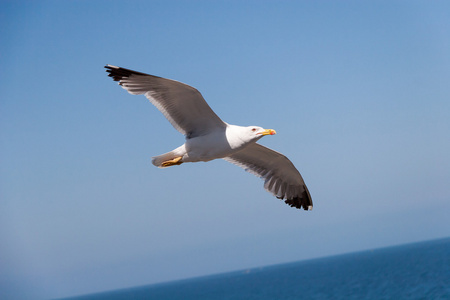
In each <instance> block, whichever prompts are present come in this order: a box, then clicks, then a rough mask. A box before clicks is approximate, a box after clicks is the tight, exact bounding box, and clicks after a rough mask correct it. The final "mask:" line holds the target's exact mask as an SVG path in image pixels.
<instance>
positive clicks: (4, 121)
mask: <svg viewBox="0 0 450 300" xmlns="http://www.w3.org/2000/svg"><path fill="white" fill-rule="evenodd" d="M0 38H1V43H0V67H1V72H0V98H1V106H0V109H1V118H0V126H1V127H0V128H1V131H0V134H1V136H0V137H1V145H0V146H1V148H0V150H1V167H0V196H1V199H0V298H2V299H6V297H11V298H12V299H15V298H17V299H19V298H25V299H26V298H30V297H31V298H33V299H41V298H42V299H48V298H54V297H67V296H72V295H79V294H86V293H92V292H98V291H105V290H111V289H119V288H124V287H131V286H138V285H144V284H150V283H156V282H163V281H169V280H175V279H180V278H188V277H192V276H200V275H206V274H213V273H220V272H226V271H232V270H239V269H245V268H252V267H258V266H265V265H272V264H278V263H284V262H291V261H298V260H303V259H309V258H315V257H322V256H328V255H333V254H340V253H344V252H351V251H358V250H363V249H372V248H377V247H384V246H390V245H398V244H403V243H408V242H415V241H422V240H428V239H435V238H440V237H447V236H450V218H449V214H450V201H449V200H450V189H449V186H450V56H449V53H450V2H448V1H392V0H389V1H372V2H369V1H206V0H205V1H129V2H127V1H109V0H108V1H31V2H21V1H2V2H1V3H0ZM105 64H113V65H118V66H122V67H125V68H130V69H134V70H138V71H141V72H145V73H149V74H153V75H158V76H162V77H167V78H171V79H176V80H178V81H182V82H185V83H187V84H190V85H192V86H194V87H196V88H197V89H199V90H200V91H201V92H202V94H203V96H204V97H205V99H206V100H207V101H208V103H209V104H210V105H211V107H212V108H213V109H214V110H215V111H216V112H217V114H218V115H219V116H220V117H221V118H222V119H223V120H224V121H226V122H228V123H232V124H239V125H259V126H262V127H266V128H274V129H276V130H277V132H278V134H277V135H275V136H269V137H265V138H263V139H262V140H261V141H260V143H262V144H264V145H266V146H268V147H271V148H273V149H275V150H277V151H279V152H282V153H284V154H285V155H286V156H288V157H289V158H290V159H291V160H292V162H293V163H294V164H295V165H296V166H297V168H298V169H299V170H300V172H301V173H302V175H303V177H304V179H305V181H306V183H307V185H308V187H309V190H310V192H311V195H312V197H313V201H314V210H313V211H311V212H306V211H301V210H296V209H293V208H290V207H289V206H287V205H285V204H284V203H283V202H281V201H280V200H277V199H276V198H274V197H273V196H272V195H270V194H269V193H267V192H266V191H265V190H264V189H263V182H262V180H260V179H258V178H256V177H254V176H253V175H251V174H248V173H246V172H244V171H243V170H242V169H240V168H238V167H236V166H234V165H231V164H229V163H227V162H225V161H222V160H217V161H213V162H209V163H197V164H183V165H181V166H179V167H171V168H168V169H164V170H161V169H158V168H155V167H154V166H153V165H152V164H151V161H150V158H151V156H154V155H158V154H161V153H164V152H167V151H169V150H172V149H173V148H176V147H178V146H179V145H181V144H182V143H183V142H184V138H183V136H182V135H180V134H179V133H178V132H177V131H176V130H174V129H173V128H172V127H171V125H170V123H169V122H168V121H167V120H166V119H165V118H164V117H163V116H162V114H161V113H160V112H158V111H157V109H156V108H155V107H153V106H152V105H151V104H150V103H149V102H148V101H147V99H146V98H145V97H143V96H132V95H130V94H128V93H127V92H126V91H125V90H123V89H121V88H120V87H119V86H118V85H117V84H116V83H114V82H113V81H112V80H111V79H110V78H109V77H107V74H106V73H105V70H104V68H103V66H104V65H105Z"/></svg>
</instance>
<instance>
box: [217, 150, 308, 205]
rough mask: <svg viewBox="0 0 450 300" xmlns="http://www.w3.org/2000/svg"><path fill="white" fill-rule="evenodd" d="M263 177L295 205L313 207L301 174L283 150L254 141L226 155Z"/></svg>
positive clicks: (269, 186)
mask: <svg viewBox="0 0 450 300" xmlns="http://www.w3.org/2000/svg"><path fill="white" fill-rule="evenodd" d="M224 159H225V160H226V161H229V162H231V163H233V164H235V165H238V166H239V167H241V168H243V169H245V170H246V171H248V172H250V173H252V174H254V175H256V176H258V177H261V178H263V179H264V188H265V189H266V190H267V191H268V192H270V193H272V194H273V195H274V196H276V197H277V198H278V199H285V202H286V203H287V204H289V205H290V206H293V207H296V208H303V209H304V210H311V209H312V206H313V204H312V199H311V195H310V194H309V191H308V188H307V187H306V185H305V182H304V181H303V178H302V176H301V175H300V173H299V172H298V171H297V169H296V168H295V166H294V165H293V164H292V162H291V161H290V160H289V159H288V158H287V157H286V156H284V155H283V154H281V153H278V152H276V151H273V150H272V149H269V148H267V147H264V146H262V145H260V144H257V143H253V144H251V145H249V146H247V147H245V148H244V149H243V150H241V151H239V152H237V153H236V154H233V155H231V156H228V157H225V158H224Z"/></svg>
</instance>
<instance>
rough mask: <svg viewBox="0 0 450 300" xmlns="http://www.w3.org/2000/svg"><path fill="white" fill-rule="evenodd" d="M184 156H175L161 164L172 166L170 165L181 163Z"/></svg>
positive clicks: (162, 165)
mask: <svg viewBox="0 0 450 300" xmlns="http://www.w3.org/2000/svg"><path fill="white" fill-rule="evenodd" d="M182 158H183V157H182V156H178V157H175V158H174V159H171V160H166V161H165V162H163V163H162V164H161V167H170V166H177V165H181V164H182V163H183V162H182V161H181V159H182Z"/></svg>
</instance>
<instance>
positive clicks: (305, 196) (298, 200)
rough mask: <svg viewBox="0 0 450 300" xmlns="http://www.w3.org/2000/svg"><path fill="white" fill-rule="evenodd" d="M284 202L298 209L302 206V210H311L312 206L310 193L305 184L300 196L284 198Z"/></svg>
mask: <svg viewBox="0 0 450 300" xmlns="http://www.w3.org/2000/svg"><path fill="white" fill-rule="evenodd" d="M284 202H285V203H286V204H287V205H289V206H291V207H295V208H298V209H301V208H303V209H304V210H312V208H313V203H312V199H311V195H310V194H309V191H308V188H307V187H306V186H305V190H304V191H303V193H302V194H301V195H300V196H298V197H294V198H292V199H286V200H284Z"/></svg>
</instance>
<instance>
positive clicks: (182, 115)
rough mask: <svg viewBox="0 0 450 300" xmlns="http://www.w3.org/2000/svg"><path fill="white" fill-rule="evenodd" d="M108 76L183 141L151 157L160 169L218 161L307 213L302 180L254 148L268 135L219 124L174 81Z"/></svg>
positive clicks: (118, 71)
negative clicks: (139, 99)
mask: <svg viewBox="0 0 450 300" xmlns="http://www.w3.org/2000/svg"><path fill="white" fill-rule="evenodd" d="M105 68H106V69H107V70H106V72H108V73H109V74H108V76H109V77H112V79H113V80H114V81H117V82H118V84H119V85H120V86H121V87H122V88H124V89H125V90H127V91H128V92H129V93H130V94H132V95H142V94H143V95H145V96H146V97H147V98H148V99H149V100H150V102H151V103H152V104H153V105H154V106H156V108H158V110H159V111H161V112H162V113H163V115H164V116H165V117H166V118H167V120H168V121H169V122H170V123H171V124H172V126H173V127H175V129H176V130H178V131H179V132H180V133H182V134H183V135H184V136H185V139H186V142H185V143H184V144H183V145H181V146H180V147H178V148H176V149H174V150H172V151H170V152H167V153H164V154H161V155H158V156H155V157H152V163H153V165H155V166H157V167H159V168H167V167H170V166H176V165H181V164H182V163H187V162H199V161H204V162H207V161H211V160H213V159H218V158H222V159H224V160H226V161H228V162H230V163H233V164H235V165H237V166H239V167H241V168H243V169H244V170H246V171H248V172H250V173H252V174H254V175H256V176H258V177H260V178H262V179H263V180H264V188H265V189H266V190H267V191H268V192H270V193H272V194H273V195H274V196H275V197H277V198H278V199H282V200H284V201H285V203H287V204H288V205H290V206H291V207H295V208H298V209H300V208H303V209H304V210H311V209H312V207H313V204H312V200H311V195H310V194H309V191H308V188H307V187H306V184H305V182H304V181H303V178H302V176H301V175H300V173H299V172H298V170H297V169H296V168H295V166H294V165H293V164H292V162H291V161H290V160H289V159H288V158H287V157H286V156H284V155H283V154H281V153H279V152H276V151H274V150H272V149H269V148H267V147H264V146H262V145H260V144H258V143H257V141H258V140H259V139H261V138H262V137H263V136H266V135H274V134H276V132H275V130H273V129H264V128H262V127H259V126H237V125H231V124H228V123H226V122H224V121H222V120H221V119H220V118H219V117H218V116H217V115H216V114H215V113H214V111H213V110H212V109H211V107H209V105H208V103H206V101H205V99H203V97H202V95H201V94H200V92H199V91H198V90H197V89H195V88H193V87H192V86H189V85H187V84H184V83H181V82H179V81H175V80H171V79H166V78H162V77H158V76H153V75H148V74H145V73H141V72H136V71H133V70H129V69H125V68H121V67H116V66H112V65H106V66H105Z"/></svg>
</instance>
